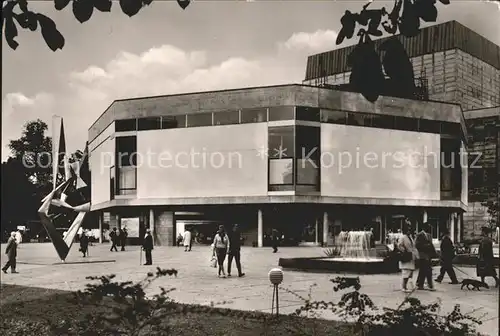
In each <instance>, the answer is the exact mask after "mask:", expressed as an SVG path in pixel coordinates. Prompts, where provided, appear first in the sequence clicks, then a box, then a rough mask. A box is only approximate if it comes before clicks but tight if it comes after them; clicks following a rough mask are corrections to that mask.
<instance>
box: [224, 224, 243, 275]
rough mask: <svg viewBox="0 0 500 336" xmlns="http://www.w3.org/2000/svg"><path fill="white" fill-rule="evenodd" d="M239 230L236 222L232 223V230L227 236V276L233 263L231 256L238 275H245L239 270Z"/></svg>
mask: <svg viewBox="0 0 500 336" xmlns="http://www.w3.org/2000/svg"><path fill="white" fill-rule="evenodd" d="M241 240H242V238H241V232H240V228H239V226H238V224H234V226H233V231H232V232H231V234H230V236H229V241H230V242H231V244H229V255H228V261H227V276H228V277H230V276H231V266H232V263H233V258H234V260H235V262H236V268H237V269H238V277H240V278H241V277H242V276H245V273H243V272H241V259H240V258H241V254H240V252H241Z"/></svg>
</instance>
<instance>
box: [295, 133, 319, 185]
mask: <svg viewBox="0 0 500 336" xmlns="http://www.w3.org/2000/svg"><path fill="white" fill-rule="evenodd" d="M320 146H321V129H320V128H319V127H314V126H296V127H295V151H296V166H297V168H296V172H297V175H296V176H297V180H296V183H297V185H314V186H316V190H315V191H319V185H320V183H319V169H320V168H319V167H320V162H319V161H320V156H321V148H320Z"/></svg>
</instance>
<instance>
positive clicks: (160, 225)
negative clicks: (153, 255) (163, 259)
mask: <svg viewBox="0 0 500 336" xmlns="http://www.w3.org/2000/svg"><path fill="white" fill-rule="evenodd" d="M153 218H154V217H153ZM153 225H154V229H153V231H154V232H155V236H156V240H155V244H156V245H159V246H174V245H175V239H174V213H173V212H172V211H161V212H159V213H158V216H157V217H156V218H155V220H154V224H153Z"/></svg>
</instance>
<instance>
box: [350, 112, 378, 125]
mask: <svg viewBox="0 0 500 336" xmlns="http://www.w3.org/2000/svg"><path fill="white" fill-rule="evenodd" d="M371 117H372V116H371V115H370V114H368V113H358V112H347V124H348V125H352V126H371V119H372V118H371Z"/></svg>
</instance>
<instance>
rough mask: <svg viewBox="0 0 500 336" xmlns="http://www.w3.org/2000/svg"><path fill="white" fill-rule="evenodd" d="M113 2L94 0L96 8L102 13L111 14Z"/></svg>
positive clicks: (109, 0)
mask: <svg viewBox="0 0 500 336" xmlns="http://www.w3.org/2000/svg"><path fill="white" fill-rule="evenodd" d="M111 6H112V2H111V0H94V7H95V8H97V10H98V11H100V12H111Z"/></svg>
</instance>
